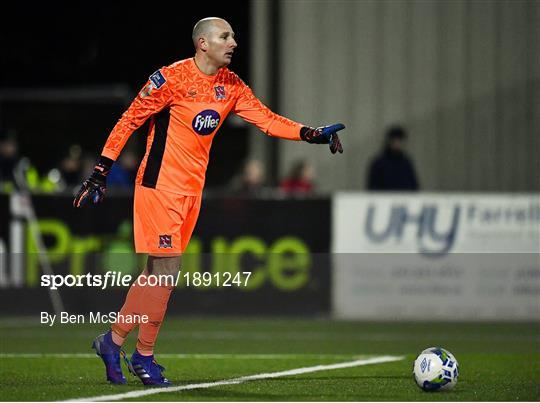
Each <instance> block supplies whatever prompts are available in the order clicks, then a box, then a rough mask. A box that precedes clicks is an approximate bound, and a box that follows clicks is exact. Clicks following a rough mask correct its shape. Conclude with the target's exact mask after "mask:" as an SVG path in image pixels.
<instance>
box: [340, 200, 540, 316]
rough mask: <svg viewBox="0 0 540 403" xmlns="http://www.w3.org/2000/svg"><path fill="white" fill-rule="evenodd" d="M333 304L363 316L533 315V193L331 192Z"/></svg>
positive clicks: (537, 250) (538, 309)
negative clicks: (332, 193) (333, 194)
mask: <svg viewBox="0 0 540 403" xmlns="http://www.w3.org/2000/svg"><path fill="white" fill-rule="evenodd" d="M332 208H333V219H332V223H333V232H332V236H333V239H332V251H333V256H334V265H333V267H334V270H333V276H332V304H333V307H332V309H333V313H334V316H335V317H336V318H339V319H367V320H434V319H436V320H439V319H440V320H540V195H470V194H466V195H464V194H399V193H394V194H362V193H341V194H337V195H336V196H335V197H334V200H333V207H332Z"/></svg>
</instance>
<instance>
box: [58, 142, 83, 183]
mask: <svg viewBox="0 0 540 403" xmlns="http://www.w3.org/2000/svg"><path fill="white" fill-rule="evenodd" d="M81 154H82V150H81V146H80V145H78V144H74V145H72V146H71V147H69V152H68V155H67V156H66V157H65V158H64V159H63V160H62V162H61V163H60V175H61V177H62V179H63V181H64V182H65V184H66V185H67V186H73V185H78V184H79V183H80V181H81V177H82V159H81Z"/></svg>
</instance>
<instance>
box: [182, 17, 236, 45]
mask: <svg viewBox="0 0 540 403" xmlns="http://www.w3.org/2000/svg"><path fill="white" fill-rule="evenodd" d="M220 23H221V24H222V23H225V24H227V25H229V23H228V22H227V21H225V20H224V19H223V18H219V17H207V18H203V19H202V20H200V21H199V22H197V23H196V24H195V26H194V27H193V33H192V34H191V39H193V46H195V49H197V46H198V42H199V38H202V37H206V38H207V37H208V36H209V35H210V34H211V33H212V30H213V29H215V28H216V26H217V25H218V24H220Z"/></svg>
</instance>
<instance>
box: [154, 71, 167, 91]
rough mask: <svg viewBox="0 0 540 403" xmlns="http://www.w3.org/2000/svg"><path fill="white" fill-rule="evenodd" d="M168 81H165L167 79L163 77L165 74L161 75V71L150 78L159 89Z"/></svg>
mask: <svg viewBox="0 0 540 403" xmlns="http://www.w3.org/2000/svg"><path fill="white" fill-rule="evenodd" d="M166 81H167V80H165V77H163V74H161V70H158V71H156V72H155V73H153V74H152V75H151V76H150V82H151V83H152V85H153V86H154V88H156V89H159V88H161V87H162V86H163V84H165V82H166Z"/></svg>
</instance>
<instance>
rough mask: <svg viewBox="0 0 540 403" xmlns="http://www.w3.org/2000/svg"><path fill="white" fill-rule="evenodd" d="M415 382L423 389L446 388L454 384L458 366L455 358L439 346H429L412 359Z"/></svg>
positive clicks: (450, 387)
mask: <svg viewBox="0 0 540 403" xmlns="http://www.w3.org/2000/svg"><path fill="white" fill-rule="evenodd" d="M413 375H414V380H415V381H416V384H417V385H418V386H420V388H422V389H423V390H425V391H436V390H448V389H452V388H453V387H454V386H456V383H457V379H458V375H459V366H458V362H457V360H456V358H455V357H454V356H453V355H452V353H450V352H449V351H447V350H445V349H444V348H441V347H430V348H427V349H425V350H424V351H422V352H421V353H420V355H419V356H418V357H417V358H416V360H415V361H414V368H413Z"/></svg>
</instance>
